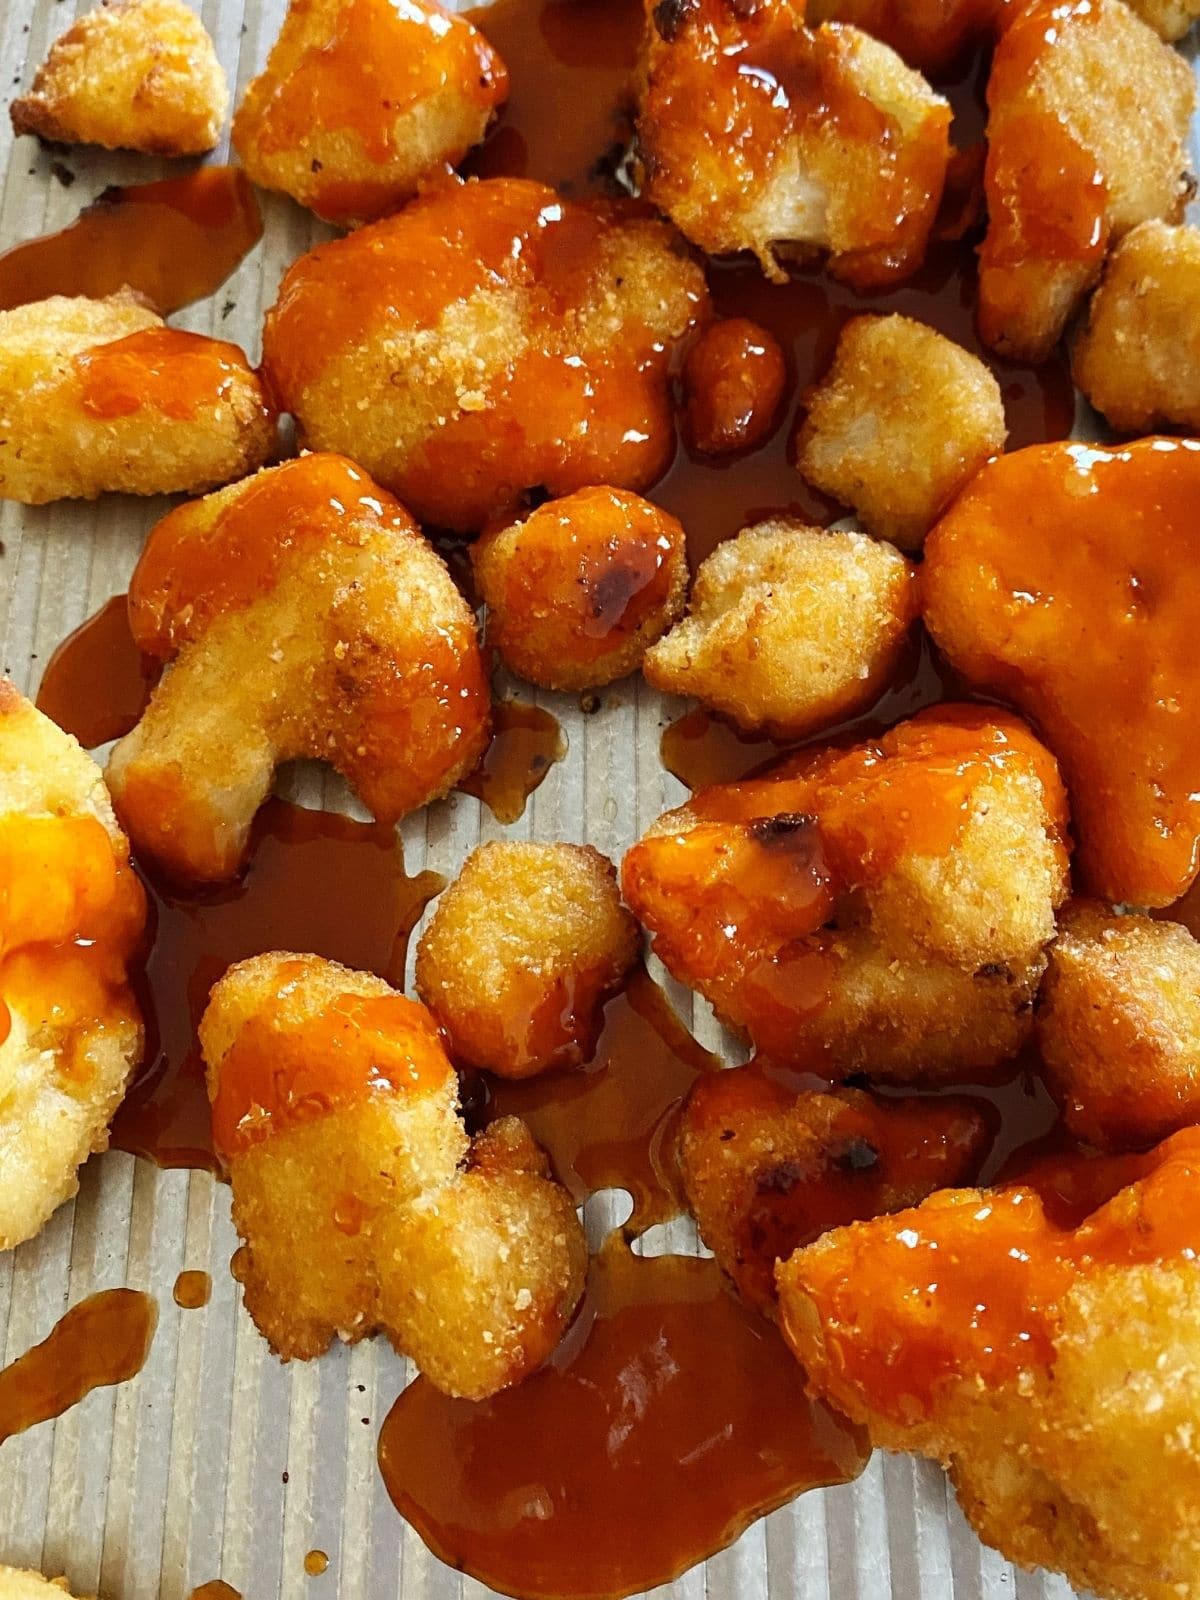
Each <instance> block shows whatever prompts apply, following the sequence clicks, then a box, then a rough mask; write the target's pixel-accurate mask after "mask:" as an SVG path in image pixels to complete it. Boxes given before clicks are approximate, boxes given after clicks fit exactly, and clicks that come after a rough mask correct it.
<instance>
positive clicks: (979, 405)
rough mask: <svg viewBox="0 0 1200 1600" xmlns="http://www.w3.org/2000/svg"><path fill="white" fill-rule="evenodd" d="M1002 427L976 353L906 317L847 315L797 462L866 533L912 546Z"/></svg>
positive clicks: (995, 450)
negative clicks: (849, 509)
mask: <svg viewBox="0 0 1200 1600" xmlns="http://www.w3.org/2000/svg"><path fill="white" fill-rule="evenodd" d="M1007 432H1008V429H1007V427H1006V425H1005V421H1004V401H1003V399H1002V398H1001V394H1000V385H999V384H998V383H997V382H996V379H995V378H994V377H993V375H992V373H991V372H990V371H989V370H988V368H987V367H986V366H984V364H983V362H982V361H980V360H979V359H978V357H977V356H973V355H971V354H970V352H969V351H967V350H964V349H963V348H962V347H961V346H960V345H957V344H955V343H954V341H953V340H952V339H947V338H945V337H944V335H942V334H940V333H936V332H935V331H934V329H932V328H927V327H926V326H925V325H924V323H921V322H914V321H913V320H912V319H911V318H910V317H899V316H890V317H854V318H852V319H851V321H849V322H848V323H847V324H846V326H845V327H844V328H843V329H842V334H841V338H840V339H839V340H838V347H837V354H836V355H835V356H834V360H833V365H832V367H830V369H829V371H828V372H827V373H826V374H825V377H824V378H823V379H822V380H821V382H820V383H819V384H818V385H817V387H816V388H815V389H814V390H812V391H811V392H810V393H809V395H808V397H807V401H806V412H805V415H804V417H803V422H802V425H801V426H800V429H799V431H798V433H797V436H796V445H795V461H796V465H797V467H798V468H799V469H800V471H801V473H802V474H803V475H804V477H805V478H807V479H808V481H809V483H811V484H814V485H815V486H816V487H817V488H818V489H823V490H824V491H825V493H826V494H830V495H832V496H833V497H834V498H835V499H836V500H840V501H841V502H842V503H843V504H844V505H848V506H851V507H852V508H853V509H854V511H855V512H856V513H857V514H858V517H859V518H860V520H861V521H862V523H863V525H864V527H867V528H869V529H870V531H871V532H872V533H874V534H878V535H879V537H880V538H883V539H891V540H893V541H894V542H895V543H896V544H898V545H899V546H900V547H901V548H902V549H904V550H919V549H920V547H921V542H922V540H923V539H924V537H925V535H926V534H927V533H928V532H929V529H930V528H931V527H932V526H933V524H934V522H935V521H936V520H937V518H938V516H939V515H940V514H941V513H942V512H943V511H944V510H945V508H946V506H947V505H948V504H949V503H950V501H951V500H952V499H953V498H954V496H955V495H956V494H957V493H958V491H959V490H960V489H961V488H962V486H963V485H964V484H965V483H966V482H967V481H968V479H970V478H971V477H972V476H973V475H974V474H975V473H976V472H978V470H979V468H980V467H981V466H982V465H983V463H984V462H985V461H986V460H987V458H988V457H989V456H993V455H997V454H999V452H1000V451H1001V450H1002V449H1003V448H1004V440H1005V438H1006V436H1007Z"/></svg>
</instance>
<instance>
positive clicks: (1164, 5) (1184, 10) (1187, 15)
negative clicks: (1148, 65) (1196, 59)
mask: <svg viewBox="0 0 1200 1600" xmlns="http://www.w3.org/2000/svg"><path fill="white" fill-rule="evenodd" d="M1125 4H1126V5H1127V6H1129V7H1130V8H1131V9H1132V10H1134V11H1136V12H1137V14H1138V16H1139V17H1141V19H1142V21H1143V22H1146V23H1149V25H1150V27H1152V28H1153V29H1154V31H1155V33H1156V34H1158V36H1159V38H1160V39H1168V40H1171V39H1182V38H1183V36H1184V34H1185V33H1186V32H1187V31H1188V29H1189V28H1190V27H1191V25H1192V23H1193V22H1195V20H1196V18H1197V17H1200V0H1125Z"/></svg>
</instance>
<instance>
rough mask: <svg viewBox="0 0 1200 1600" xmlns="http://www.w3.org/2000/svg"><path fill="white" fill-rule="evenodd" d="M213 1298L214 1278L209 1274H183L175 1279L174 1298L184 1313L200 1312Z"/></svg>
mask: <svg viewBox="0 0 1200 1600" xmlns="http://www.w3.org/2000/svg"><path fill="white" fill-rule="evenodd" d="M211 1296H212V1278H211V1277H210V1276H209V1275H208V1273H207V1272H181V1273H180V1274H179V1276H178V1277H177V1278H176V1279H175V1288H174V1290H173V1291H172V1298H173V1299H174V1301H175V1304H176V1305H177V1306H178V1307H179V1308H180V1309H181V1310H182V1311H199V1310H200V1309H201V1307H203V1306H206V1305H207V1304H208V1302H209V1299H210V1298H211Z"/></svg>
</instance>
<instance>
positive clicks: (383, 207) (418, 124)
mask: <svg viewBox="0 0 1200 1600" xmlns="http://www.w3.org/2000/svg"><path fill="white" fill-rule="evenodd" d="M507 90H508V74H507V72H506V70H505V67H504V63H503V62H502V61H501V60H500V58H499V56H497V54H496V52H495V51H494V50H493V49H492V48H491V46H490V45H489V44H488V42H487V40H486V39H485V38H484V37H483V35H482V34H481V33H480V32H479V30H478V29H477V28H474V27H472V25H471V24H470V22H468V21H467V19H466V18H465V17H460V16H453V15H451V13H449V12H448V11H444V10H443V9H442V7H441V6H439V5H434V4H427V3H426V0H404V4H403V5H396V4H394V3H393V0H290V4H289V6H288V9H287V14H286V16H285V17H284V20H283V26H282V28H281V29H280V33H279V37H278V39H276V41H275V43H274V45H273V46H272V48H271V53H270V55H269V56H268V58H267V64H266V67H265V68H264V70H263V71H262V72H261V73H260V74H259V75H258V77H257V78H255V79H254V81H253V82H252V83H251V84H250V86H249V88H248V89H247V90H246V94H245V98H244V99H243V100H242V103H241V105H240V106H239V107H238V111H237V115H236V116H235V117H234V119H233V147H234V149H235V150H236V151H237V153H238V155H239V156H240V157H241V159H242V164H243V165H244V166H245V168H246V171H247V172H248V173H249V174H250V176H251V178H252V179H253V180H254V182H255V183H257V184H260V185H261V186H262V187H263V188H264V189H281V190H282V191H283V192H284V193H285V194H290V195H291V196H292V198H293V199H294V200H298V201H299V202H300V204H301V205H305V206H309V207H311V209H312V210H313V211H315V212H316V213H317V215H318V216H320V217H324V218H325V220H326V221H328V222H336V223H343V224H348V223H354V222H365V221H369V220H371V219H373V218H376V217H380V216H383V215H384V214H385V213H386V212H389V211H395V210H398V209H399V207H400V206H402V205H403V204H404V202H405V201H406V200H411V199H412V197H413V196H414V195H415V194H416V192H417V190H418V188H419V187H420V185H421V183H422V182H423V181H425V180H427V179H429V178H432V177H434V176H436V175H438V174H440V173H441V172H442V171H444V169H445V167H447V166H456V165H457V164H458V162H459V161H461V160H462V158H463V156H464V155H466V153H467V151H468V150H469V149H470V148H471V146H472V145H473V144H477V143H478V142H479V140H480V139H481V138H482V137H483V135H484V132H485V130H486V129H487V125H488V122H489V121H490V119H491V117H492V116H493V114H494V113H495V111H496V109H497V107H498V106H499V105H501V104H502V103H503V101H504V99H505V97H506V95H507Z"/></svg>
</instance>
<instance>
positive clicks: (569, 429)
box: [263, 178, 709, 532]
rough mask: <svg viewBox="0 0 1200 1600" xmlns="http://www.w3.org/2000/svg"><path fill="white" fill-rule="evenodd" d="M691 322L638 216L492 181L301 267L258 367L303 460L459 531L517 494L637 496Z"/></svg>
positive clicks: (665, 441)
mask: <svg viewBox="0 0 1200 1600" xmlns="http://www.w3.org/2000/svg"><path fill="white" fill-rule="evenodd" d="M708 309H709V303H708V293H707V290H706V288H705V284H704V275H703V273H702V272H701V270H700V268H699V266H698V265H697V264H696V263H695V262H694V261H692V260H691V259H690V258H689V257H688V256H687V255H686V254H685V253H684V252H683V251H682V248H681V245H680V241H679V240H678V238H677V236H676V235H675V234H674V233H673V232H672V230H671V229H670V228H668V227H667V226H666V224H665V223H662V222H659V221H657V220H655V219H653V218H651V217H648V216H646V214H645V212H644V210H639V209H637V208H635V207H633V206H632V205H630V204H627V203H624V202H617V201H587V202H582V201H571V200H560V199H559V197H558V196H557V195H556V194H555V193H554V191H553V190H552V189H548V188H546V187H545V186H544V185H542V184H540V183H527V182H524V181H521V180H518V179H513V178H495V179H489V180H486V181H484V182H479V183H468V184H464V185H454V186H450V187H444V188H441V189H439V190H437V191H435V192H432V193H429V194H427V195H425V196H424V197H423V198H421V199H420V200H417V201H416V202H415V203H414V204H413V205H411V206H409V207H408V208H407V209H406V210H404V211H402V212H401V213H400V214H399V215H398V216H396V217H390V218H388V219H387V220H386V221H384V222H378V223H375V224H374V225H373V226H372V227H369V228H363V229H361V230H360V231H359V232H358V233H355V234H352V235H351V236H350V237H349V238H348V239H338V240H335V241H334V242H333V243H331V244H324V245H320V246H318V247H317V249H315V250H312V251H310V252H309V253H308V255H306V256H301V258H300V260H299V261H297V262H295V263H294V264H293V265H292V267H291V268H290V269H289V270H288V272H287V274H286V275H285V277H284V280H283V283H282V285H281V287H280V291H279V298H278V300H277V301H276V303H275V306H274V307H273V309H272V310H271V311H270V312H268V314H267V321H266V328H265V330H264V333H263V362H264V367H265V370H266V372H267V374H268V375H269V378H270V381H271V384H272V387H273V389H274V391H275V393H276V394H277V395H278V396H279V398H280V402H281V404H282V405H283V406H285V407H286V409H287V410H288V411H290V412H291V413H292V415H293V416H294V417H295V418H296V420H297V423H298V424H299V427H300V429H301V431H302V433H303V434H304V436H305V439H306V440H307V442H308V443H309V444H310V445H312V446H314V447H317V448H320V449H324V450H344V451H346V452H347V453H348V454H350V455H352V456H353V458H354V459H355V460H356V461H358V462H360V463H361V464H362V465H363V466H364V467H365V468H366V469H367V471H369V472H370V473H371V474H372V476H374V477H375V478H377V479H378V480H379V482H380V483H382V484H383V485H384V487H385V488H388V489H390V490H392V491H393V492H394V493H396V494H398V495H399V496H400V497H401V498H402V499H403V500H404V502H405V504H406V505H409V506H411V508H412V510H413V512H414V514H415V515H416V516H418V517H420V518H421V520H422V521H424V522H432V523H435V524H437V525H439V526H442V527H452V528H456V529H458V530H460V531H464V532H474V531H477V530H478V529H480V528H482V527H484V526H485V525H486V524H487V523H488V522H489V521H491V520H492V519H494V518H500V517H504V516H508V515H511V514H512V513H513V512H515V511H517V510H518V509H519V508H520V506H521V504H522V503H523V501H524V497H525V495H526V493H527V491H529V490H531V489H542V490H545V491H546V492H548V493H549V494H551V495H564V494H570V493H571V492H572V491H573V490H575V489H582V488H586V487H588V486H589V485H592V484H607V485H610V486H612V487H613V488H618V489H643V488H645V487H646V486H647V485H648V484H650V483H652V482H653V481H654V480H655V479H656V478H657V477H658V476H659V475H660V474H661V473H662V472H663V471H664V470H665V468H666V467H667V465H668V464H669V462H670V459H671V455H672V453H673V451H674V448H675V426H674V419H673V416H672V410H671V403H670V391H669V366H670V360H671V352H672V349H673V347H674V344H675V342H676V341H677V340H679V339H681V338H682V337H683V336H684V334H686V333H687V332H688V331H689V329H690V328H691V327H692V326H693V325H694V324H695V323H696V322H697V321H699V320H701V319H702V318H704V317H705V316H707V314H708Z"/></svg>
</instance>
